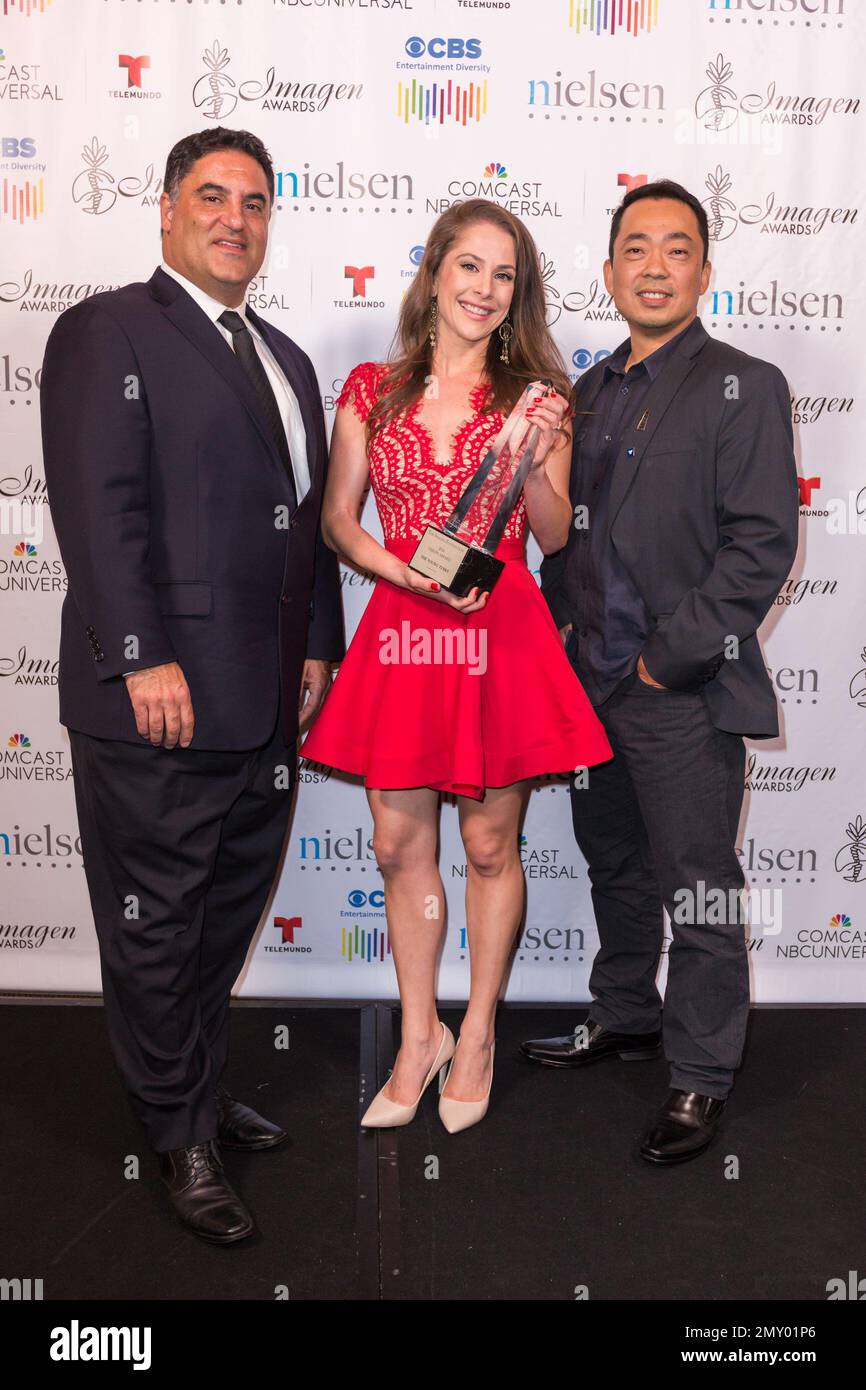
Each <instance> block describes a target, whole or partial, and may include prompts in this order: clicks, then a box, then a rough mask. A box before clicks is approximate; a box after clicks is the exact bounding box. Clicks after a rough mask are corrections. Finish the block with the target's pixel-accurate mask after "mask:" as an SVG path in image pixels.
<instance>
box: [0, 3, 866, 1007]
mask: <svg viewBox="0 0 866 1390" xmlns="http://www.w3.org/2000/svg"><path fill="white" fill-rule="evenodd" d="M863 11H864V6H863V5H862V4H861V3H857V0H730V3H725V0H715V3H714V2H713V0H610V3H608V0H510V3H509V0H221V3H218V2H217V0H182V2H181V0H176V3H175V0H136V2H135V3H133V0H0V12H2V19H0V47H2V52H0V148H2V167H0V178H2V198H0V238H2V265H0V334H2V343H0V412H2V422H3V455H2V462H0V502H2V529H0V594H2V609H0V748H2V761H0V779H2V784H0V795H2V811H0V866H2V890H3V891H2V906H0V972H2V973H0V984H2V987H3V988H5V989H33V990H52V991H53V990H58V991H59V990H84V991H95V990H98V989H99V962H98V956H97V950H96V938H95V934H94V929H93V923H92V918H91V915H90V909H89V904H88V898H87V892H86V885H85V879H84V873H83V870H82V867H81V853H80V845H79V842H78V838H77V837H78V827H77V824H76V817H75V807H74V800H73V787H72V780H71V769H70V758H69V742H68V738H67V735H66V731H65V730H64V729H63V728H62V727H61V726H60V724H59V723H58V720H57V688H56V687H57V661H56V657H57V645H58V634H59V616H60V606H61V602H62V599H63V595H64V592H65V590H66V584H67V580H66V575H65V573H64V569H63V564H62V562H61V559H60V555H59V552H58V547H57V542H56V540H55V536H54V531H53V529H52V525H51V512H50V498H49V497H48V496H47V495H46V490H45V482H44V474H43V469H42V461H41V454H40V436H39V382H40V364H41V361H42V356H43V351H44V345H45V340H46V337H47V335H48V333H49V331H50V329H51V327H52V325H53V323H54V322H55V320H56V318H57V315H58V314H60V313H62V312H63V311H64V309H66V308H67V307H68V306H69V305H71V304H74V303H77V302H78V301H80V300H81V299H83V298H85V296H87V295H89V294H93V293H96V292H97V291H99V290H103V289H110V288H114V287H116V286H118V285H122V284H124V283H126V282H128V281H131V280H144V279H147V278H149V276H150V275H151V273H152V271H153V269H154V267H155V265H156V264H157V262H158V260H159V236H158V226H159V219H158V199H159V194H160V189H161V176H162V172H163V169H164V166H165V157H166V154H167V152H168V150H169V149H170V147H171V145H172V144H173V143H174V142H175V141H176V140H177V139H179V138H180V137H181V136H182V135H185V134H187V133H188V132H190V131H193V130H198V129H202V128H205V127H207V126H209V125H214V124H223V125H229V126H233V127H239V128H240V127H244V128H247V129H249V130H251V131H254V132H255V133H256V134H258V135H259V136H261V138H262V139H263V140H264V141H265V144H266V145H267V147H268V149H269V151H270V153H271V155H272V157H273V161H274V166H275V170H276V179H277V199H276V207H275V210H274V213H273V219H272V224H271V239H270V248H269V254H268V258H267V260H266V262H265V265H264V266H263V269H262V273H261V274H260V275H259V277H258V279H257V280H256V281H255V283H254V284H253V285H252V286H251V287H250V299H251V302H252V303H253V304H254V306H255V307H256V308H257V309H258V310H259V311H260V312H261V313H262V314H263V315H264V316H265V317H266V318H267V319H269V320H271V321H272V322H273V323H275V324H276V325H277V326H278V327H280V328H281V329H283V330H285V331H286V332H287V333H289V334H291V335H292V336H293V337H294V338H296V339H297V340H298V341H299V342H300V343H301V344H302V345H303V346H304V347H305V348H306V349H307V350H308V351H309V352H310V354H311V356H312V358H313V360H314V362H315V364H316V368H317V371H318V375H319V381H320V385H321V392H322V401H323V405H324V408H325V411H326V412H327V417H328V419H329V421H330V419H332V417H333V409H334V399H335V397H336V395H337V394H338V392H339V389H340V386H341V385H342V382H343V380H344V378H345V376H346V374H347V372H348V371H349V369H350V368H351V367H352V366H353V365H354V364H355V363H356V362H358V361H361V360H364V359H368V358H382V357H383V356H384V355H385V353H386V351H387V348H388V344H389V342H390V339H391V335H392V332H393V328H394V324H395V321H396V316H397V311H398V307H399V304H400V300H401V296H402V295H403V294H404V293H405V290H406V288H407V286H408V285H409V283H410V281H411V279H412V277H413V276H414V275H415V273H416V270H417V266H418V263H419V260H420V258H421V255H422V252H423V248H424V240H425V236H426V234H427V230H428V228H429V227H430V225H431V223H432V221H433V219H434V218H435V217H436V215H437V214H438V213H439V212H441V211H442V210H443V209H444V208H446V207H448V206H449V205H450V204H451V203H453V202H454V201H455V200H458V199H461V198H468V197H476V196H481V197H486V198H491V199H494V200H495V201H496V202H499V203H501V204H502V205H504V206H506V207H508V208H510V209H511V211H512V212H514V213H516V214H518V215H519V216H520V217H522V218H524V219H525V221H526V223H527V225H528V226H529V228H530V229H531V231H532V233H533V235H534V237H535V238H536V241H537V244H538V247H539V250H540V253H541V256H542V258H543V266H544V278H545V284H546V291H547V301H548V308H549V312H548V321H549V323H550V325H551V328H552V331H553V333H554V335H555V337H556V340H557V342H558V343H559V345H560V347H561V349H562V352H563V355H564V357H565V360H566V362H567V363H568V365H569V369H570V371H571V374H572V377H573V378H576V377H577V376H578V375H580V373H582V372H583V371H585V370H586V368H587V367H589V366H590V365H591V364H592V363H593V362H596V361H598V360H599V359H600V358H602V357H604V356H605V355H606V354H607V353H609V352H611V351H612V349H613V348H614V347H615V346H616V345H617V343H619V342H620V341H621V340H622V339H623V338H624V337H625V336H626V331H627V330H626V329H625V326H624V324H623V322H622V320H621V319H620V318H619V316H618V314H617V312H616V310H615V308H614V307H613V305H612V303H611V301H610V300H609V298H608V297H607V295H606V294H605V291H604V285H603V281H602V276H601V266H602V262H603V260H604V258H605V255H606V249H607V238H608V228H609V221H610V215H611V213H612V211H613V209H614V208H615V207H616V205H617V203H618V202H619V200H620V199H621V197H622V196H623V194H624V193H625V191H626V190H627V189H629V188H630V187H632V186H634V185H635V184H636V183H640V182H641V181H645V180H647V179H653V178H656V177H661V176H668V177H672V178H675V179H677V180H678V181H680V182H682V183H684V184H686V185H687V186H688V187H689V188H690V189H692V190H694V191H695V192H696V193H697V195H698V197H699V198H700V199H701V200H702V201H703V203H704V205H705V207H706V209H707V214H708V217H709V224H710V233H711V236H712V243H711V259H712V262H713V267H714V269H713V275H712V280H711V284H710V289H709V292H708V293H707V295H706V296H705V298H704V299H703V301H702V304H701V313H702V317H703V321H704V324H705V326H706V328H707V329H708V331H709V332H710V333H712V334H714V335H716V336H717V337H719V338H723V339H725V340H726V341H727V342H730V343H733V344H734V345H735V346H736V347H738V348H742V349H744V350H745V351H746V352H750V353H753V354H756V355H758V356H760V357H766V358H768V359H770V360H771V361H773V362H775V363H777V364H778V365H779V367H781V369H782V370H783V372H784V373H785V374H786V376H787V379H788V381H789V383H790V389H791V403H792V410H793V418H794V429H795V434H796V440H797V457H798V471H799V473H800V476H801V483H800V487H801V498H800V500H801V528H802V529H801V546H800V552H799V556H798V559H797V562H796V566H795V568H794V570H793V572H792V574H791V576H790V578H789V579H788V580H787V581H786V583H785V585H784V587H783V589H782V591H781V593H780V594H779V596H778V599H777V601H776V603H775V605H774V607H773V609H772V611H771V613H770V614H769V616H768V619H767V621H766V623H765V625H764V628H763V639H764V652H765V659H766V662H767V665H768V668H769V671H770V674H771V676H772V680H773V684H774V686H775V689H776V691H777V694H778V698H779V701H780V707H781V713H782V719H783V725H784V734H783V736H782V737H781V738H779V739H778V740H774V741H772V742H760V741H759V742H755V743H752V744H750V745H749V749H748V766H747V792H746V809H745V813H744V816H743V821H742V826H741V832H740V841H739V846H740V853H741V855H742V860H743V865H744V868H745V871H746V874H747V878H748V882H749V886H750V898H751V905H752V916H753V920H754V926H753V931H752V939H751V956H752V962H753V976H754V995H755V998H756V999H757V1000H758V1001H782V1000H790V1001H795V1000H800V1001H851V1000H859V1001H862V1000H863V999H864V996H866V965H864V943H866V785H864V764H866V756H864V755H866V620H864V617H863V596H864V587H866V560H864V555H866V548H864V546H866V542H864V532H866V472H864V453H863V448H862V445H860V444H858V443H857V440H858V439H859V438H860V436H861V434H862V414H861V413H860V412H861V403H860V402H859V401H858V399H857V394H856V382H857V377H858V367H859V365H860V361H859V359H860V352H861V339H862V325H863V321H864V319H863V311H864V298H863V284H864V277H863V274H862V229H863V207H864V191H863V171H864V162H863V160H862V158H861V157H860V152H861V151H862V148H863V113H862V111H861V95H862V60H863V53H864V47H863V31H864V13H863ZM365 521H366V523H367V524H369V525H370V527H371V529H373V530H374V531H376V533H377V534H378V530H377V527H376V520H375V513H374V511H373V509H372V506H368V509H367V511H366V513H365ZM539 560H540V554H539V552H538V550H537V549H536V548H534V547H533V548H532V549H531V552H530V564H531V566H533V567H534V568H535V570H536V572H537V567H538V564H539ZM342 578H343V593H344V598H345V606H346V615H347V623H348V629H349V632H350V633H351V632H352V631H353V630H354V628H355V626H356V624H357V621H358V618H359V616H360V614H361V612H362V611H363V607H364V604H365V602H366V600H367V598H368V596H369V593H370V581H369V579H365V578H364V577H363V576H359V575H358V574H356V573H354V572H353V571H350V570H348V569H344V570H343V576H342ZM519 698H520V691H519V689H515V699H516V700H519ZM526 715H527V719H531V717H532V711H531V710H527V712H526ZM371 833H372V825H371V820H370V814H369V810H368V806H367V801H366V797H365V795H364V791H363V787H362V786H361V785H360V784H359V783H357V782H352V781H349V780H346V779H344V778H341V777H338V776H337V775H336V774H332V773H330V772H329V771H328V769H324V768H322V767H317V766H310V765H307V764H305V763H303V762H302V764H301V780H300V787H299V794H298V800H297V809H296V813H295V818H294V823H293V827H292V831H291V837H290V839H289V842H288V847H287V852H286V856H285V863H284V867H283V870H282V873H281V877H280V879H279V882H278V884H277V886H276V890H275V894H274V899H273V903H272V904H271V906H270V907H269V909H268V912H267V914H266V916H265V917H264V919H263V921H262V923H261V927H260V931H259V933H258V936H257V939H256V943H255V946H254V947H253V948H252V949H251V952H250V956H249V960H248V962H247V966H246V969H245V972H244V975H243V978H242V981H241V984H240V986H239V990H240V992H241V993H243V994H244V995H274V996H322V997H394V996H395V995H396V986H395V976H394V967H393V962H392V960H391V957H390V944H389V939H388V930H387V924H386V920H385V915H384V907H383V897H382V879H381V875H380V874H379V872H378V870H377V868H376V864H375V860H374V857H373V854H372V851H371V848H370V839H371ZM521 844H522V848H521V853H522V857H523V863H524V866H525V870H526V880H527V888H528V908H527V915H526V923H525V927H524V929H523V931H522V935H521V937H520V940H519V945H518V949H517V952H516V957H515V962H514V967H513V970H512V973H511V977H510V982H509V985H508V992H507V997H508V998H510V999H537V1000H540V999H560V1000H570V999H581V998H587V997H588V990H587V977H588V972H589V966H590V962H591V959H592V956H593V953H594V951H595V949H596V945H597V936H596V931H595V927H594V922H593V915H592V910H591V904H590V899H589V892H588V883H587V877H586V870H585V866H584V864H583V861H582V859H581V856H580V854H579V852H578V851H577V849H576V847H575V845H574V842H573V839H572V834H571V822H570V812H569V796H568V789H567V786H566V783H565V780H564V778H563V777H560V776H556V775H551V776H549V777H547V778H542V779H539V781H538V784H537V786H536V787H535V789H534V790H533V793H532V797H531V802H530V808H529V812H528V815H527V819H526V824H525V828H524V836H523V839H522V842H521ZM441 869H442V876H443V880H444V883H445V886H446V891H447V898H448V927H447V936H446V941H445V946H444V951H443V956H442V967H441V974H440V995H441V996H442V997H444V998H461V997H465V994H466V991H467V985H468V959H467V949H466V936H465V920H464V909H463V898H464V890H465V879H466V865H465V860H464V856H463V853H462V850H461V842H460V837H459V833H458V827H457V812H456V807H455V806H454V805H452V804H447V803H446V804H444V805H443V809H442V848H441Z"/></svg>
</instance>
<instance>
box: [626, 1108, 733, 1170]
mask: <svg viewBox="0 0 866 1390" xmlns="http://www.w3.org/2000/svg"><path fill="white" fill-rule="evenodd" d="M724 1108H725V1101H724V1100H718V1099H717V1098H716V1097H715V1096H702V1095H700V1094H699V1093H698V1092H697V1091H671V1093H670V1095H669V1096H668V1098H667V1100H666V1101H665V1103H664V1105H663V1106H662V1108H661V1110H660V1111H659V1113H658V1114H657V1115H656V1117H655V1119H654V1121H653V1123H652V1124H651V1125H650V1127H649V1129H648V1130H647V1132H646V1134H645V1135H644V1139H643V1143H642V1144H641V1149H640V1156H641V1158H645V1159H646V1160H647V1162H648V1163H684V1162H685V1160H686V1159H687V1158H696V1157H697V1155H698V1154H700V1153H703V1151H704V1149H705V1148H707V1146H708V1145H709V1143H710V1141H711V1140H712V1138H713V1135H714V1134H715V1132H716V1126H717V1125H718V1123H719V1120H720V1119H721V1118H722V1112H723V1110H724Z"/></svg>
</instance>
